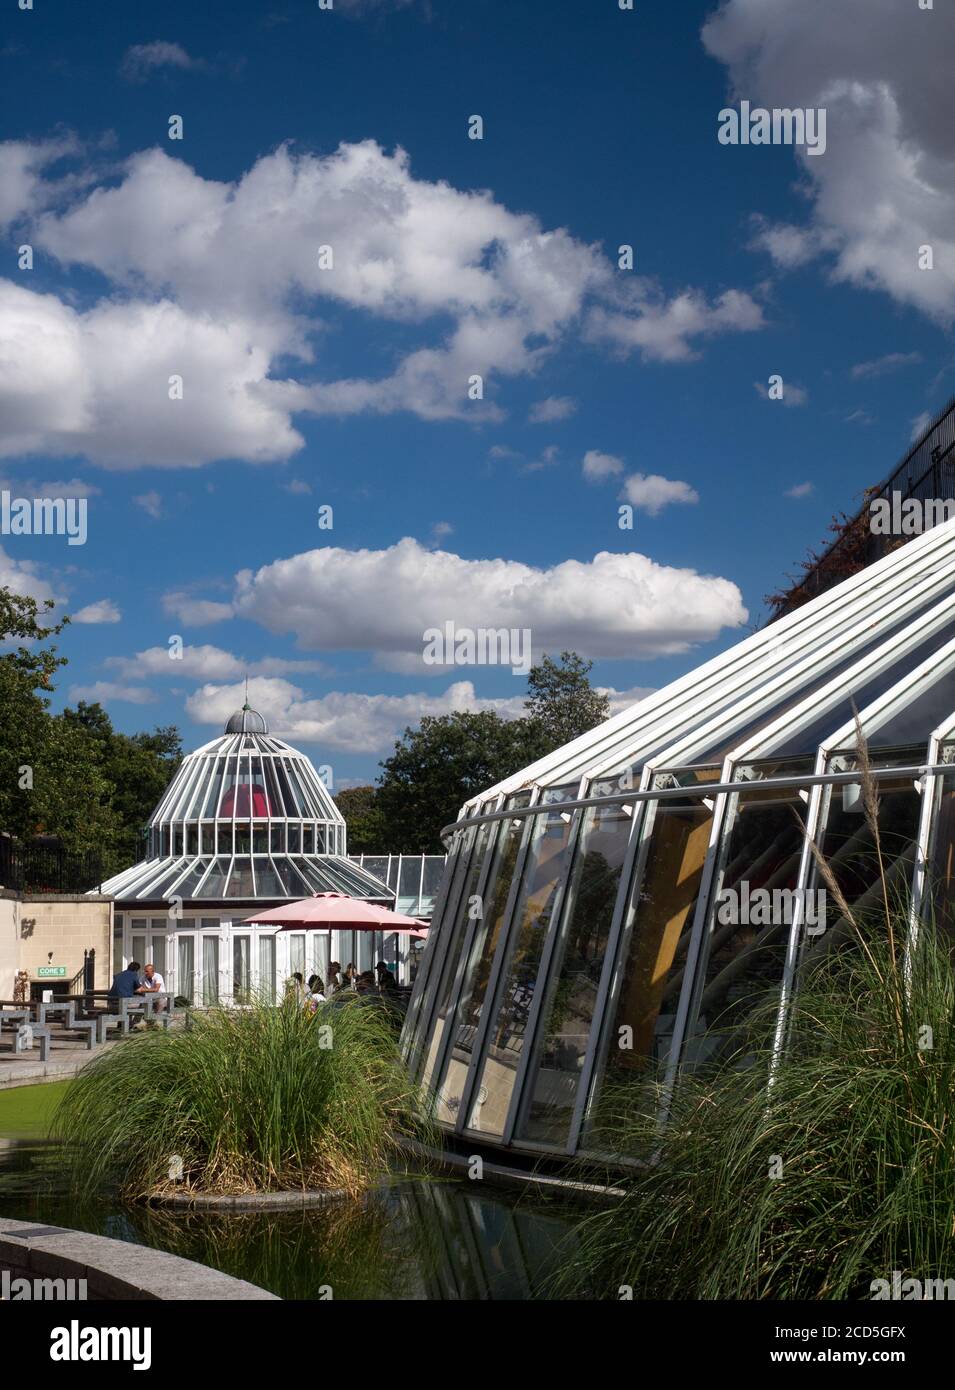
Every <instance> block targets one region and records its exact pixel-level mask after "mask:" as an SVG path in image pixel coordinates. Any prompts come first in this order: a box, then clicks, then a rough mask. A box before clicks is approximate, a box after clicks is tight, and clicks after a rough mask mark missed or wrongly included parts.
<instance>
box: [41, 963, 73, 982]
mask: <svg viewBox="0 0 955 1390" xmlns="http://www.w3.org/2000/svg"><path fill="white" fill-rule="evenodd" d="M36 973H37V975H38V976H39V978H40V979H41V980H53V979H58V978H60V977H61V976H63V975H65V974H66V966H65V965H41V966H40V968H39V970H38V971H37V972H36Z"/></svg>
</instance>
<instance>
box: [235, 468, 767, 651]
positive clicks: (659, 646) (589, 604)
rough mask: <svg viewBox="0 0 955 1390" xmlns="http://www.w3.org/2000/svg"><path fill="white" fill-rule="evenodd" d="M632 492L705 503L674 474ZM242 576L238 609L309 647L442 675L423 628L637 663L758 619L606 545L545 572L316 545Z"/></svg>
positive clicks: (732, 601)
mask: <svg viewBox="0 0 955 1390" xmlns="http://www.w3.org/2000/svg"><path fill="white" fill-rule="evenodd" d="M638 476H639V475H638ZM628 486H629V483H628ZM633 495H634V497H637V498H638V500H637V502H636V505H639V506H642V507H644V508H645V509H646V510H653V509H657V510H659V508H660V507H661V506H665V505H667V504H668V503H670V502H688V501H694V500H696V495H695V493H693V490H692V489H691V488H689V487H688V485H687V484H686V483H678V482H671V481H670V480H668V479H665V478H650V479H645V480H643V490H642V492H641V490H640V488H639V486H638V484H637V483H634V484H633ZM236 580H237V582H236V596H235V612H236V614H237V615H238V616H240V617H243V618H248V619H251V620H253V621H255V622H257V623H260V624H261V625H262V626H263V627H265V628H266V629H268V630H269V631H270V632H274V633H288V634H292V635H293V636H294V637H295V638H296V640H297V642H298V645H299V646H300V647H302V648H304V649H307V650H328V651H343V650H358V651H372V652H374V653H375V656H376V660H377V661H378V662H379V664H382V665H384V666H386V667H387V668H389V669H392V670H398V671H405V672H411V671H415V672H417V673H418V674H429V673H430V674H440V668H437V667H423V666H422V654H423V650H424V646H425V641H424V633H425V632H426V631H427V630H428V629H430V628H434V627H438V628H441V627H443V625H444V624H445V623H446V622H453V623H454V624H455V625H456V627H458V628H461V627H466V628H472V629H477V628H502V627H503V628H509V629H510V628H516V629H520V630H523V629H525V628H528V629H530V631H531V634H532V643H533V649H534V652H535V654H538V653H540V652H541V651H548V652H559V651H563V650H565V649H568V650H574V651H579V652H581V653H583V654H585V655H587V656H590V657H595V658H601V657H606V658H611V659H629V658H638V657H648V656H655V655H662V654H670V653H676V652H684V651H686V650H688V648H689V647H690V646H691V645H692V644H693V643H695V642H700V641H707V640H709V639H710V638H712V637H715V636H716V635H717V633H718V632H719V631H720V630H721V629H722V628H724V627H731V628H732V627H738V626H739V625H740V624H742V623H744V622H745V621H746V617H747V613H746V609H745V607H744V606H743V602H742V598H741V595H740V592H739V589H738V588H737V587H736V585H735V584H733V583H731V582H730V581H729V580H726V579H720V578H715V577H712V576H706V575H700V574H698V573H696V571H695V570H690V569H676V568H672V567H670V566H666V565H661V564H658V563H657V562H656V561H654V560H651V559H650V558H649V557H647V556H645V555H640V554H633V553H630V554H611V553H609V552H606V551H603V552H600V553H599V554H597V555H595V556H594V558H593V559H592V560H591V561H579V560H565V561H563V562H562V563H560V564H556V565H553V566H550V567H548V568H536V567H534V566H532V565H527V564H523V563H521V562H520V561H516V560H504V559H491V560H469V559H464V558H462V557H461V556H459V555H454V554H451V553H449V552H448V551H444V550H429V549H427V548H426V547H424V546H422V545H420V544H419V543H418V542H417V541H415V540H413V539H410V538H405V539H404V540H402V541H399V542H398V543H397V544H396V545H393V546H390V547H388V548H387V549H385V550H344V549H340V548H338V547H336V546H329V547H326V548H324V549H320V550H310V551H306V552H304V553H302V554H298V555H293V556H290V557H289V558H287V559H280V560H276V561H274V562H273V563H271V564H269V565H264V566H263V567H262V568H261V569H259V570H257V571H255V572H253V571H251V570H246V571H241V572H240V573H239V574H238V575H237V577H236Z"/></svg>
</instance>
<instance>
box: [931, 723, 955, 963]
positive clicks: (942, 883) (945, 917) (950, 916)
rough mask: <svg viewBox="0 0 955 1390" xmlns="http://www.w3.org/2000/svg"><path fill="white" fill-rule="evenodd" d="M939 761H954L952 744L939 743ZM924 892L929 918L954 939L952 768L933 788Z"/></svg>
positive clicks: (954, 775)
mask: <svg viewBox="0 0 955 1390" xmlns="http://www.w3.org/2000/svg"><path fill="white" fill-rule="evenodd" d="M939 761H940V762H943V763H952V762H955V743H947V744H943V745H942V747H941V749H940V751H939ZM927 893H928V902H929V908H928V914H929V917H930V919H931V920H933V921H934V922H935V925H936V927H938V928H939V930H940V931H942V932H945V933H947V934H948V935H949V936H951V937H952V938H953V940H955V768H953V769H952V772H951V774H949V773H947V772H946V773H945V774H944V775H942V776H940V777H939V778H938V781H937V784H936V787H935V806H934V813H933V823H932V833H931V842H930V849H929V854H928V884H927Z"/></svg>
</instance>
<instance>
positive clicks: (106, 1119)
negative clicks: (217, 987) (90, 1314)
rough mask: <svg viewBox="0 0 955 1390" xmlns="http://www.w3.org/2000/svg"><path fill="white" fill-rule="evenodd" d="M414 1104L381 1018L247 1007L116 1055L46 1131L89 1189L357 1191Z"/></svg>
mask: <svg viewBox="0 0 955 1390" xmlns="http://www.w3.org/2000/svg"><path fill="white" fill-rule="evenodd" d="M414 1101H415V1097H414V1092H413V1089H412V1087H411V1086H410V1085H409V1082H408V1080H407V1077H406V1075H405V1072H404V1070H403V1068H402V1065H401V1062H400V1059H399V1056H398V1053H397V1049H396V1046H395V1040H394V1031H393V1029H392V1028H391V1026H390V1024H389V1022H388V1020H387V1019H386V1018H385V1017H384V1016H383V1013H382V1011H381V1010H379V1009H376V1008H373V1007H368V1006H365V1005H363V1004H362V1003H360V1002H359V1001H357V1000H356V1001H349V1002H348V1003H345V1004H336V1005H331V1004H326V1005H323V1006H321V1007H320V1008H319V1010H318V1012H317V1013H315V1014H309V1013H307V1012H306V1011H305V1010H303V1009H301V1008H298V1007H296V1006H295V1005H294V1004H293V1003H291V1002H286V1003H284V1004H283V1005H281V1006H280V1007H278V1008H276V1007H274V1006H272V1005H267V1004H264V1003H255V1004H253V1005H252V1006H251V1007H249V1008H244V1009H236V1010H229V1009H224V1008H222V1009H210V1010H208V1011H206V1012H204V1013H202V1014H197V1015H196V1016H194V1018H193V1020H192V1026H191V1027H190V1028H189V1029H188V1030H183V1031H170V1032H160V1031H158V1030H157V1031H155V1032H148V1033H146V1034H145V1035H143V1036H140V1037H137V1038H135V1039H130V1040H129V1041H128V1042H124V1043H123V1044H121V1045H120V1046H118V1047H116V1048H113V1049H111V1050H110V1051H109V1052H108V1053H105V1054H104V1055H103V1056H101V1057H100V1058H97V1059H96V1060H94V1061H93V1062H91V1063H90V1064H89V1065H88V1066H87V1067H85V1068H84V1069H83V1071H82V1072H81V1073H80V1075H79V1076H78V1077H77V1078H76V1080H75V1081H74V1082H73V1083H72V1085H71V1087H70V1090H69V1092H68V1093H67V1095H66V1097H65V1099H64V1101H63V1102H62V1104H61V1106H60V1107H59V1109H58V1111H57V1113H56V1117H55V1122H54V1130H55V1134H56V1136H57V1137H58V1138H59V1139H60V1140H62V1141H63V1142H64V1145H65V1154H66V1163H67V1167H68V1172H69V1178H70V1184H71V1187H72V1188H73V1190H74V1191H76V1192H78V1193H80V1194H83V1195H92V1194H93V1193H95V1192H97V1191H100V1190H102V1189H104V1188H110V1187H112V1188H118V1190H119V1191H120V1192H121V1193H122V1194H123V1195H124V1196H126V1197H130V1198H139V1197H147V1196H157V1195H162V1194H166V1193H170V1192H173V1191H176V1192H190V1193H196V1194H198V1193H221V1194H226V1193H233V1194H239V1193H249V1192H270V1191H278V1190H281V1189H285V1188H316V1187H336V1188H344V1189H346V1190H347V1191H349V1192H358V1191H361V1190H362V1189H363V1188H365V1187H367V1186H368V1185H369V1184H370V1183H371V1182H373V1181H374V1179H375V1177H376V1176H377V1175H378V1174H379V1173H380V1172H381V1170H382V1169H383V1168H385V1167H386V1165H387V1163H388V1161H389V1158H390V1157H391V1155H392V1153H393V1152H394V1150H395V1147H396V1139H397V1136H398V1135H399V1134H401V1133H402V1132H405V1133H410V1132H413V1131H414V1130H415V1129H416V1128H417V1126H418V1123H419V1122H417V1121H416V1120H415V1118H414V1114H415V1105H414ZM180 1161H181V1173H182V1176H181V1179H176V1178H175V1176H174V1174H175V1173H176V1172H177V1171H179V1167H180Z"/></svg>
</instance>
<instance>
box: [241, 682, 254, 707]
mask: <svg viewBox="0 0 955 1390" xmlns="http://www.w3.org/2000/svg"><path fill="white" fill-rule="evenodd" d="M242 708H243V709H251V708H252V706H251V705H250V704H249V678H248V676H246V678H245V704H244V705H243V706H242Z"/></svg>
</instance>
